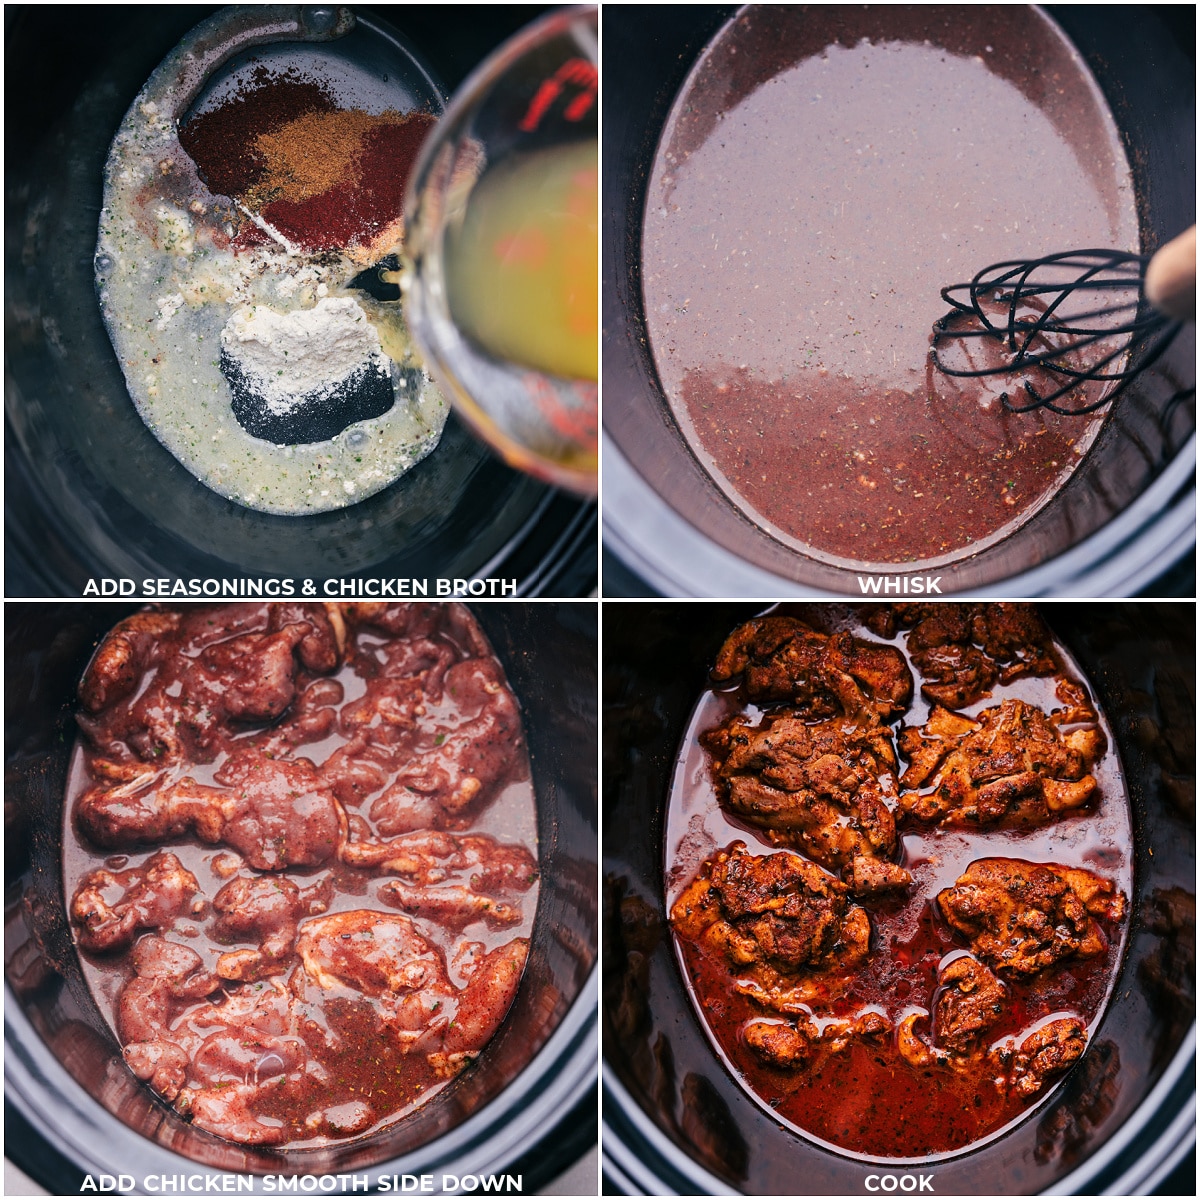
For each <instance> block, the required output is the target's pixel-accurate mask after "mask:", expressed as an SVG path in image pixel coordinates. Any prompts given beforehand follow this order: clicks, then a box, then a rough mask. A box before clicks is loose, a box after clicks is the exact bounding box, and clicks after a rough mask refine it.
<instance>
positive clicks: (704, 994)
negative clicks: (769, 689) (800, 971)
mask: <svg viewBox="0 0 1200 1200" xmlns="http://www.w3.org/2000/svg"><path fill="white" fill-rule="evenodd" d="M772 611H774V612H780V613H784V614H787V615H793V616H798V617H800V618H801V619H803V620H805V621H807V622H809V623H810V624H812V625H813V626H814V627H815V628H819V629H822V630H824V631H828V632H833V631H835V630H838V629H849V630H850V631H851V632H852V633H854V634H855V636H858V637H864V638H867V639H869V640H871V641H873V642H882V641H883V640H884V639H881V638H879V637H877V636H876V635H875V634H873V633H871V632H870V631H869V630H867V629H866V628H865V626H863V625H862V624H861V623H860V622H858V621H857V620H856V619H855V618H854V615H853V613H852V611H851V610H849V609H840V608H835V607H834V606H827V607H825V608H823V609H821V610H814V609H807V610H806V609H804V608H802V607H801V606H795V605H781V606H778V607H777V608H775V609H773V610H772ZM904 637H905V633H904V631H902V632H901V633H899V634H898V636H897V637H896V639H895V640H894V641H893V642H892V643H891V644H893V645H895V646H896V648H897V649H899V650H900V651H901V652H902V653H904ZM1055 648H1056V650H1057V652H1058V654H1059V656H1060V658H1062V660H1063V662H1064V664H1065V666H1066V669H1067V672H1068V673H1069V674H1070V675H1071V676H1072V677H1074V678H1076V679H1081V678H1082V676H1081V674H1080V672H1079V671H1078V668H1077V667H1076V666H1075V665H1074V663H1073V662H1072V661H1071V659H1070V658H1069V656H1067V654H1066V653H1065V651H1064V650H1063V648H1062V647H1061V645H1058V644H1057V643H1056V644H1055ZM906 658H907V655H906ZM910 666H911V664H910ZM913 678H914V682H915V689H914V690H915V691H916V693H917V694H916V697H915V699H914V700H913V703H912V704H911V706H910V707H909V709H908V712H907V713H906V714H905V716H904V718H903V722H904V723H905V724H909V725H913V724H917V725H920V724H924V722H925V720H926V719H927V717H928V713H929V704H928V703H927V702H926V701H925V700H923V699H922V698H921V696H920V693H919V687H920V675H919V674H918V672H917V671H916V670H915V669H913ZM1054 684H1055V680H1054V678H1047V679H1020V680H1017V681H1016V682H1014V683H1012V684H1009V685H1008V686H1005V687H1001V686H997V687H996V688H995V689H994V690H993V694H992V696H991V697H990V698H986V699H983V700H980V701H979V702H978V703H976V704H973V705H971V706H969V707H967V708H964V709H961V710H959V711H962V712H963V713H965V714H967V715H974V714H976V713H978V712H980V711H981V710H982V709H985V708H989V707H992V706H994V705H996V704H998V703H1000V701H1001V700H1002V699H1004V698H1008V697H1018V698H1020V699H1022V700H1025V701H1027V702H1028V703H1030V704H1036V705H1038V706H1039V707H1041V708H1042V709H1043V710H1045V711H1049V710H1050V709H1052V708H1056V707H1061V702H1060V701H1058V700H1057V699H1055V697H1054ZM1094 703H1095V701H1094V699H1093V704H1094ZM739 711H742V712H745V713H747V714H748V715H749V716H750V717H751V719H752V720H754V721H755V722H757V720H758V718H759V717H760V715H761V714H762V712H764V711H766V710H763V709H759V708H757V707H756V706H755V705H752V704H747V703H744V702H743V701H742V700H741V698H740V696H739V692H738V690H737V689H733V690H726V691H717V690H712V691H709V692H706V693H705V694H704V695H703V696H702V697H701V698H700V700H699V701H698V703H697V705H696V709H695V712H694V713H693V714H692V719H691V721H690V723H689V726H688V730H687V733H686V734H685V736H684V740H683V744H682V746H681V748H680V751H679V757H678V760H677V763H676V767H675V773H674V777H673V782H672V787H671V798H670V803H669V807H668V815H667V829H666V847H665V849H666V859H665V863H666V869H665V875H664V877H665V879H666V889H667V897H666V899H667V911H668V912H669V911H670V909H671V906H672V905H673V904H674V903H675V901H676V899H677V898H678V896H679V894H680V893H681V892H682V891H683V889H684V888H685V887H686V886H687V884H688V883H690V882H691V880H692V879H693V878H695V875H696V872H697V870H698V868H699V867H700V864H701V863H702V862H703V861H704V860H705V859H706V858H708V857H710V856H711V855H712V854H714V853H715V852H716V851H717V850H718V849H721V848H724V847H727V846H729V844H730V843H731V842H733V841H736V840H741V841H743V842H745V843H746V845H747V847H748V849H749V851H750V853H751V854H756V855H761V854H769V853H772V852H775V851H778V850H780V849H785V848H786V847H782V846H774V845H772V844H771V843H770V842H769V841H768V840H767V839H766V837H765V831H763V830H758V829H756V828H755V827H754V826H752V825H748V824H744V823H743V822H741V821H739V820H738V819H737V818H736V817H733V816H730V815H728V814H726V813H725V812H723V811H722V809H721V807H720V804H719V802H718V800H717V795H716V792H715V790H714V788H713V785H712V779H711V773H710V764H711V762H712V759H711V757H710V756H709V754H708V753H707V751H705V750H704V749H703V747H702V746H701V745H700V742H699V735H700V734H701V733H702V732H703V731H705V730H707V729H712V728H713V727H714V726H716V725H719V724H720V723H721V722H723V721H724V720H725V719H726V718H727V717H728V716H730V715H731V714H733V713H735V712H739ZM1097 711H1098V713H1099V718H1100V727H1101V728H1102V729H1103V730H1104V733H1105V735H1106V737H1107V738H1108V745H1109V749H1108V750H1107V752H1106V753H1105V755H1104V756H1103V758H1101V760H1100V761H1099V763H1097V764H1096V765H1095V766H1094V767H1093V768H1092V774H1093V775H1094V776H1095V777H1096V779H1097V781H1098V783H1099V785H1100V794H1101V799H1100V801H1099V802H1098V804H1097V805H1095V806H1094V807H1093V808H1092V809H1089V810H1087V811H1084V812H1081V813H1074V814H1068V815H1066V816H1065V817H1063V818H1060V819H1059V820H1058V821H1057V822H1056V823H1054V824H1052V825H1049V826H1047V827H1045V828H1043V829H1036V830H1029V831H1019V830H995V829H993V830H982V831H974V830H961V829H936V828H935V829H928V828H922V827H921V826H920V825H919V824H918V823H916V822H913V823H910V824H905V823H903V822H902V821H901V820H900V819H899V814H897V826H898V830H899V833H900V843H901V854H900V859H899V862H900V865H901V866H903V867H905V868H906V869H907V870H908V871H910V872H911V873H912V876H913V886H912V887H911V888H910V889H909V891H908V893H907V895H906V896H905V897H904V898H892V899H887V900H882V901H867V902H865V903H863V907H864V908H866V910H867V913H868V915H869V917H870V920H871V929H872V934H871V947H872V954H871V958H870V960H869V962H868V963H867V964H866V965H865V966H864V967H863V968H862V969H861V970H860V972H859V974H858V976H857V977H856V978H855V980H854V982H853V984H852V986H851V987H850V988H849V989H848V990H847V991H846V992H845V994H844V995H842V996H840V997H839V998H838V999H836V1000H834V1001H832V1002H830V1003H829V1004H828V1005H827V1006H825V1007H818V1006H817V1005H815V1004H814V1005H813V1009H814V1014H815V1016H816V1018H818V1020H817V1023H818V1025H820V1018H822V1017H838V1016H850V1015H853V1014H856V1013H859V1012H861V1011H862V1010H863V1009H864V1008H868V1007H870V1008H874V1009H876V1010H878V1011H881V1012H885V1013H886V1014H887V1017H888V1019H889V1021H891V1022H892V1024H893V1025H896V1024H898V1023H899V1021H900V1020H901V1019H902V1018H903V1017H904V1016H906V1015H908V1014H909V1013H911V1012H913V1011H914V1010H915V1009H917V1008H920V1009H924V1010H926V1011H929V1010H930V1009H931V1000H932V997H933V994H934V989H935V986H936V978H937V968H938V964H939V962H940V961H941V960H942V958H943V957H944V956H945V955H947V954H948V953H950V952H951V951H956V950H962V949H963V948H964V947H965V945H966V943H965V941H964V940H963V939H961V938H958V937H957V935H955V933H954V932H953V931H952V930H951V929H950V928H949V926H947V925H946V924H945V923H944V921H942V919H941V917H940V914H939V913H938V910H937V908H936V904H935V901H934V897H935V896H936V895H937V893H938V892H939V891H941V890H942V889H943V888H947V887H951V886H953V884H954V881H955V880H956V879H957V878H958V876H959V875H961V874H962V873H963V872H964V871H965V870H966V868H967V867H968V866H969V864H970V863H972V862H973V861H975V860H976V859H980V858H989V857H1008V858H1021V859H1026V860H1028V861H1032V862H1046V863H1058V864H1061V865H1065V866H1078V867H1083V868H1085V869H1087V870H1090V871H1093V872H1095V873H1096V874H1098V875H1101V876H1104V877H1105V878H1107V879H1111V880H1113V881H1114V882H1115V883H1116V885H1117V887H1118V889H1119V890H1120V891H1121V892H1123V893H1124V895H1125V897H1126V899H1127V900H1128V899H1129V898H1130V897H1132V895H1133V891H1132V888H1133V864H1132V845H1133V828H1132V824H1131V820H1130V813H1129V803H1128V793H1127V791H1126V788H1125V781H1124V776H1123V774H1122V771H1121V765H1120V762H1119V760H1118V758H1117V755H1116V753H1115V751H1114V750H1113V745H1114V742H1113V735H1112V729H1111V727H1110V726H1109V724H1108V721H1107V719H1106V717H1105V716H1104V714H1103V712H1099V709H1098V708H1097ZM794 852H795V853H799V851H794ZM856 903H862V902H856ZM1128 923H1129V917H1128V916H1127V917H1126V919H1125V922H1124V923H1123V924H1122V925H1121V927H1120V928H1119V929H1118V930H1112V929H1109V930H1106V932H1107V933H1108V934H1109V936H1110V942H1109V946H1108V950H1107V953H1106V954H1104V955H1101V956H1098V957H1096V958H1094V959H1081V960H1075V961H1068V962H1066V963H1065V964H1063V965H1061V966H1057V967H1054V968H1052V969H1051V970H1049V971H1047V972H1045V973H1043V975H1042V976H1038V977H1035V978H1034V979H1033V980H1032V981H1029V980H1021V979H1013V978H1007V977H1005V978H1004V979H1003V980H1002V981H1003V982H1004V984H1005V985H1006V989H1007V996H1008V1000H1009V1006H1008V1009H1007V1010H1006V1012H1005V1013H1004V1014H1003V1016H1002V1017H1001V1019H1000V1021H999V1023H998V1024H997V1025H996V1026H995V1027H993V1028H992V1029H991V1030H989V1031H988V1032H987V1034H986V1035H985V1036H986V1044H987V1045H995V1044H996V1043H998V1042H1001V1041H1003V1040H1004V1039H1005V1038H1008V1037H1010V1036H1013V1035H1016V1034H1018V1033H1020V1032H1021V1031H1023V1030H1025V1031H1028V1030H1029V1027H1030V1026H1031V1025H1032V1024H1033V1023H1034V1022H1037V1021H1041V1020H1043V1019H1044V1018H1048V1017H1050V1016H1051V1015H1059V1016H1062V1015H1068V1014H1075V1015H1078V1016H1080V1017H1081V1018H1082V1019H1083V1020H1084V1021H1085V1022H1086V1024H1087V1029H1088V1041H1089V1045H1090V1043H1091V1041H1092V1039H1093V1037H1094V1035H1095V1031H1096V1028H1097V1026H1098V1024H1099V1022H1100V1018H1101V1016H1102V1014H1103V1011H1104V1008H1105V1005H1106V1002H1107V1000H1108V996H1109V994H1110V992H1111V990H1112V986H1113V982H1114V980H1115V977H1116V973H1117V966H1118V964H1119V963H1120V961H1121V955H1122V953H1123V949H1124V943H1125V936H1126V930H1127V929H1128ZM674 941H675V950H676V954H677V955H678V958H679V961H680V965H681V969H682V971H683V975H684V978H685V980H686V981H687V986H688V991H689V994H690V995H691V997H692V1001H693V1003H694V1004H695V1007H696V1011H697V1013H698V1014H699V1017H700V1020H701V1024H702V1025H703V1026H704V1029H705V1031H706V1033H707V1034H708V1036H709V1039H710V1040H711V1041H712V1043H713V1046H714V1048H715V1049H716V1051H717V1053H718V1054H719V1055H720V1057H721V1059H722V1061H723V1062H724V1064H725V1066H726V1067H727V1068H728V1069H729V1070H730V1072H731V1073H732V1074H733V1075H734V1077H735V1078H736V1079H737V1080H738V1082H739V1083H741V1085H742V1086H743V1087H744V1088H745V1089H746V1090H747V1091H748V1092H749V1093H750V1094H751V1095H752V1096H753V1097H754V1099H755V1100H757V1101H758V1102H759V1103H760V1104H762V1105H763V1106H764V1107H766V1108H768V1109H769V1111H770V1112H771V1115H772V1117H773V1118H775V1119H777V1120H779V1121H781V1122H785V1123H786V1124H788V1125H789V1126H790V1127H791V1128H792V1129H794V1130H795V1131H796V1132H798V1133H802V1134H804V1135H806V1136H808V1137H810V1138H815V1139H817V1140H818V1141H820V1142H823V1143H828V1144H829V1145H830V1146H831V1147H832V1148H834V1149H836V1150H838V1151H839V1152H842V1153H851V1154H854V1155H856V1156H859V1157H862V1158H870V1159H885V1160H892V1161H894V1160H910V1159H911V1160H928V1159H930V1158H931V1157H936V1156H938V1155H943V1154H949V1153H952V1152H955V1151H958V1150H961V1149H963V1148H964V1147H966V1146H969V1145H972V1144H974V1143H977V1142H980V1141H982V1140H985V1139H986V1140H991V1139H992V1138H994V1137H996V1136H998V1135H999V1134H1000V1133H1002V1132H1003V1131H1004V1129H1005V1128H1006V1127H1007V1126H1008V1125H1009V1124H1011V1123H1012V1122H1014V1121H1016V1120H1019V1119H1021V1118H1022V1117H1024V1116H1025V1115H1026V1114H1027V1113H1028V1112H1029V1111H1030V1109H1031V1108H1033V1107H1035V1106H1037V1105H1040V1104H1041V1103H1043V1102H1044V1101H1045V1099H1046V1097H1047V1096H1048V1095H1050V1094H1051V1093H1053V1092H1054V1091H1055V1090H1056V1088H1055V1083H1054V1081H1052V1082H1051V1083H1050V1084H1049V1085H1048V1086H1047V1087H1046V1089H1045V1090H1044V1091H1043V1093H1042V1094H1041V1095H1039V1096H1038V1097H1037V1098H1036V1100H1035V1101H1034V1102H1033V1103H1028V1102H1026V1103H1023V1102H1021V1101H1020V1100H1018V1099H1015V1098H1010V1097H1008V1096H1007V1095H1006V1094H1005V1092H1004V1091H1002V1090H1001V1089H998V1088H996V1087H993V1086H991V1084H990V1082H989V1079H988V1074H989V1073H988V1072H987V1071H986V1070H985V1071H984V1072H983V1074H982V1076H981V1075H980V1074H979V1073H977V1072H975V1071H970V1070H968V1071H962V1072H959V1071H954V1070H951V1069H946V1068H938V1067H934V1068H932V1069H929V1070H919V1069H917V1068H915V1067H913V1066H911V1065H910V1064H909V1063H908V1062H906V1061H905V1060H904V1059H902V1058H901V1057H900V1055H899V1054H898V1053H897V1051H896V1049H895V1040H894V1036H893V1037H891V1038H889V1039H887V1041H886V1043H885V1044H884V1045H883V1046H882V1047H881V1046H877V1045H874V1044H867V1043H862V1042H857V1041H852V1042H851V1044H850V1046H849V1047H848V1048H847V1049H846V1050H845V1051H844V1052H842V1053H840V1054H828V1055H825V1056H824V1057H823V1058H822V1059H821V1060H820V1065H819V1067H818V1068H817V1069H811V1068H807V1067H805V1068H800V1069H797V1070H782V1069H778V1068H773V1067H768V1066H764V1065H763V1062H762V1060H761V1059H759V1058H758V1057H757V1056H756V1055H755V1054H753V1052H752V1051H750V1050H749V1049H748V1048H747V1046H746V1045H745V1043H744V1042H743V1041H742V1039H741V1036H740V1032H739V1031H740V1028H741V1026H742V1025H743V1024H744V1023H745V1022H746V1021H748V1020H751V1019H753V1018H757V1017H762V1016H773V1015H777V1014H773V1013H771V1012H769V1011H768V1010H765V1009H762V1008H760V1007H759V1006H758V1005H756V1004H754V1003H753V1002H752V1001H751V1000H749V999H748V998H747V997H745V996H742V995H740V994H738V993H737V992H735V991H733V990H732V988H731V987H730V982H731V980H730V975H729V972H728V969H727V967H726V965H725V963H724V962H723V961H722V962H715V961H712V960H711V959H709V958H707V957H706V956H704V955H702V954H700V953H698V952H697V950H696V948H695V946H694V945H693V944H691V943H687V942H683V941H681V940H680V939H679V938H678V937H676V938H675V939H674ZM918 1032H919V1033H920V1034H921V1036H923V1037H928V1036H929V1029H928V1023H926V1024H925V1025H923V1026H922V1025H918Z"/></svg>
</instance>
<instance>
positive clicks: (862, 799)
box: [700, 715, 911, 895]
mask: <svg viewBox="0 0 1200 1200" xmlns="http://www.w3.org/2000/svg"><path fill="white" fill-rule="evenodd" d="M700 740H701V742H702V743H703V744H704V746H705V747H706V748H707V749H708V750H709V751H710V752H711V753H712V754H713V755H714V757H715V758H716V760H717V762H716V765H715V771H714V779H715V782H716V785H717V789H718V795H719V796H720V798H721V802H722V804H723V805H724V806H725V807H726V808H728V809H729V810H730V811H732V812H734V813H736V814H737V815H738V816H739V817H742V818H743V819H744V820H747V821H750V822H752V823H753V824H755V825H760V826H762V827H763V828H764V829H766V830H767V831H768V834H769V836H770V837H771V839H772V840H773V841H776V842H779V843H782V844H784V845H789V846H795V847H796V848H797V849H801V850H803V851H805V853H807V854H808V855H810V856H811V857H812V858H814V859H815V860H816V861H817V862H819V863H821V864H822V865H823V866H826V867H828V868H830V869H831V870H836V869H838V868H841V867H850V866H851V864H856V865H855V866H854V867H853V869H852V870H851V871H850V872H849V873H848V874H847V877H846V878H847V882H850V883H851V884H852V886H853V887H854V890H855V891H856V892H859V893H860V894H862V895H873V894H877V893H878V892H880V891H883V890H886V889H888V888H904V887H907V886H908V884H909V883H910V882H911V877H910V876H909V874H908V872H907V871H904V870H902V869H901V868H899V867H896V866H893V865H892V864H891V863H887V862H885V861H884V860H885V859H886V858H887V857H888V856H889V855H891V854H893V853H895V850H896V825H895V821H894V819H893V817H892V813H891V810H890V809H889V808H888V806H887V804H886V803H885V801H884V795H885V789H886V792H894V790H895V775H894V772H895V768H896V759H895V755H894V753H893V751H892V745H891V741H890V740H889V737H888V734H887V732H886V730H885V729H884V728H882V727H881V726H868V727H865V728H864V727H861V726H858V725H854V724H851V723H849V722H848V721H846V720H845V719H842V720H834V721H823V722H821V723H820V724H806V723H805V722H804V721H802V720H800V719H798V718H796V717H794V716H790V715H783V716H776V717H771V716H768V717H767V718H766V719H765V720H764V723H763V724H762V725H761V726H760V727H757V728H756V727H754V726H751V725H747V724H746V723H745V718H743V717H741V716H735V717H733V718H731V719H730V720H729V721H727V722H726V723H725V724H724V725H721V726H719V727H718V728H717V729H712V730H709V731H708V732H706V733H704V734H702V735H701V739H700ZM860 859H861V860H865V861H861V862H860V861H858V860H860ZM872 861H873V862H874V863H876V864H878V865H877V866H872V865H871V862H872ZM860 889H861V891H860Z"/></svg>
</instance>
